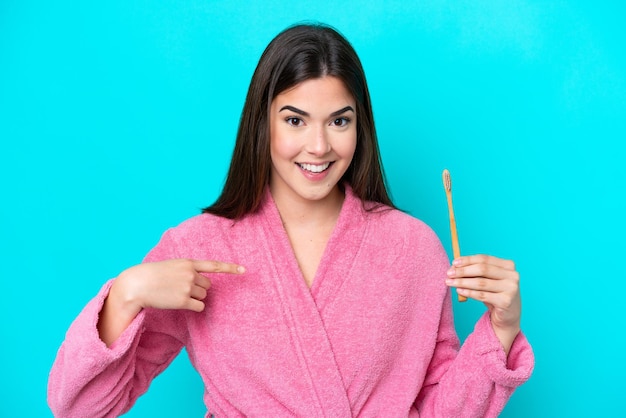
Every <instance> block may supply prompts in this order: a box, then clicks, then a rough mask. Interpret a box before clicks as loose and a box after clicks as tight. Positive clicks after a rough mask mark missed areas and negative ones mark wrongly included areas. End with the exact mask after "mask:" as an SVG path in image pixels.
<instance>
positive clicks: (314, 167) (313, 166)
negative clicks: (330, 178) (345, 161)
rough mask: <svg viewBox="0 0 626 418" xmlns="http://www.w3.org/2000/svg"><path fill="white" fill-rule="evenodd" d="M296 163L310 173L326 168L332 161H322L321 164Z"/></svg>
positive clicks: (319, 171)
mask: <svg viewBox="0 0 626 418" xmlns="http://www.w3.org/2000/svg"><path fill="white" fill-rule="evenodd" d="M296 164H297V165H298V167H300V168H301V169H303V170H305V171H308V172H311V173H321V172H323V171H326V170H328V167H330V166H331V165H332V164H333V163H332V162H327V163H323V164H301V163H296Z"/></svg>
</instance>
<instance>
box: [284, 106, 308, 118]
mask: <svg viewBox="0 0 626 418" xmlns="http://www.w3.org/2000/svg"><path fill="white" fill-rule="evenodd" d="M283 110H291V111H292V112H293V113H297V114H298V115H302V116H310V115H309V114H308V113H307V112H305V111H304V110H300V109H298V108H297V107H293V106H289V105H287V106H283V107H281V108H280V110H279V111H278V113H280V112H282V111H283Z"/></svg>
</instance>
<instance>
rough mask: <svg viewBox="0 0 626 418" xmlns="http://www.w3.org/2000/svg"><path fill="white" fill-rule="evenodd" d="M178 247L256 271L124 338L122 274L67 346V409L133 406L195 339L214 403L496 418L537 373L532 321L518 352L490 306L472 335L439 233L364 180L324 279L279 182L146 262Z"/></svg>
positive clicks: (219, 407) (52, 392)
mask: <svg viewBox="0 0 626 418" xmlns="http://www.w3.org/2000/svg"><path fill="white" fill-rule="evenodd" d="M172 258H192V259H209V260H221V261H229V262H234V263H240V264H241V265H244V266H245V267H246V269H247V271H246V273H245V274H244V275H241V276H233V275H225V274H212V275H211V278H212V283H213V285H212V287H211V289H210V290H209V295H208V296H207V298H206V300H205V302H206V309H205V310H204V311H203V312H201V313H195V312H191V311H185V310H153V309H145V310H143V311H142V312H141V313H140V314H139V315H138V316H137V317H136V318H135V320H134V321H133V322H132V324H131V325H130V326H129V327H128V328H127V329H126V330H125V331H124V333H123V334H122V335H121V336H120V337H119V339H118V340H117V341H116V342H115V343H114V344H113V345H112V346H111V347H110V348H107V347H106V345H105V344H104V343H103V342H102V341H101V340H100V339H99V337H98V332H97V329H96V324H97V321H98V314H99V312H100V310H101V309H102V306H103V303H104V300H105V298H106V296H107V294H108V291H109V288H110V286H111V282H108V283H107V284H106V285H105V286H104V287H103V288H102V290H101V291H100V293H99V294H98V295H97V296H96V297H95V298H94V299H93V300H92V301H91V302H89V304H88V305H87V306H86V307H85V309H84V310H83V311H82V312H81V314H80V315H79V316H78V317H77V318H76V320H75V321H74V322H73V324H72V325H71V327H70V329H69V331H68V333H67V335H66V339H65V341H64V343H63V345H62V346H61V348H60V350H59V352H58V354H57V358H56V361H55V363H54V365H53V367H52V371H51V374H50V380H49V388H48V401H49V404H50V407H51V408H52V410H53V412H54V413H55V415H56V416H59V417H81V418H84V417H98V416H118V415H120V414H122V413H123V412H125V411H127V410H128V409H129V408H130V407H131V406H132V405H133V403H134V402H135V401H136V399H137V398H138V397H139V396H140V395H141V394H142V393H144V392H145V391H146V390H147V389H148V386H149V384H150V382H151V380H152V379H153V378H154V377H155V376H156V375H157V374H159V373H160V372H161V371H163V369H165V368H166V367H167V365H168V364H169V363H170V362H171V361H172V360H173V359H174V357H175V356H176V355H177V354H178V353H179V352H180V350H181V349H182V347H183V346H185V347H186V348H187V351H188V353H189V356H190V359H191V362H192V364H193V365H194V367H195V368H196V370H197V371H198V372H199V373H200V375H201V376H202V379H203V381H204V385H205V392H204V403H205V405H206V407H207V414H206V416H207V417H209V416H211V415H213V416H215V417H244V416H248V417H292V416H298V417H357V416H359V417H407V416H409V417H418V416H421V417H493V416H496V415H497V414H498V413H499V412H500V411H501V410H502V408H503V407H504V404H505V403H506V401H507V400H508V398H509V397H510V395H511V393H512V392H513V390H514V389H515V388H516V387H517V386H519V385H520V384H522V383H523V382H524V381H526V380H527V379H528V378H529V376H530V374H531V372H532V368H533V365H534V357H533V353H532V349H531V347H530V345H529V344H528V342H527V341H526V338H525V337H524V335H523V334H521V333H520V334H519V335H518V337H517V339H516V340H515V342H514V344H513V347H512V348H511V351H510V353H509V356H508V359H507V357H506V356H505V353H504V351H503V349H502V347H501V345H500V343H499V341H498V339H497V338H496V336H495V334H494V332H493V330H492V328H491V324H490V321H489V316H488V313H486V314H485V315H484V316H483V317H482V318H481V319H480V320H479V321H478V323H477V324H476V328H475V330H474V332H473V333H472V334H471V335H470V336H469V337H468V338H467V340H466V341H465V343H464V344H463V346H462V347H461V348H460V349H459V340H458V337H457V335H456V332H455V329H454V323H453V317H452V304H451V296H450V291H449V289H448V288H447V287H446V285H445V284H444V280H445V277H446V273H445V272H446V270H447V269H448V267H449V260H448V258H447V255H446V253H445V251H444V249H443V248H442V246H441V243H440V242H439V239H438V238H437V236H436V235H435V234H434V233H433V231H432V230H431V229H430V228H429V227H428V226H426V225H425V224H424V223H422V222H420V221H419V220H416V219H415V218H412V217H410V216H408V215H406V214H404V213H402V212H399V211H397V210H383V211H377V212H366V211H364V210H363V208H362V204H361V201H360V200H359V199H358V198H357V197H356V196H355V195H354V194H353V193H352V192H351V190H350V189H349V188H348V189H347V190H346V199H345V201H344V204H343V208H342V210H341V214H340V216H339V219H338V221H337V225H336V227H335V230H334V231H333V234H332V236H331V238H330V240H329V242H328V245H327V247H326V250H325V253H324V255H323V257H322V260H321V262H320V265H319V268H318V270H317V273H316V276H315V279H314V282H313V285H312V287H311V288H310V289H309V288H308V287H307V286H306V284H305V281H304V279H303V277H302V274H301V272H300V270H299V268H298V264H297V261H296V258H295V256H294V253H293V250H292V249H291V246H290V244H289V239H288V237H287V234H286V233H285V230H284V229H283V227H282V223H281V219H280V216H279V213H278V210H277V208H276V206H275V204H274V202H273V200H272V198H271V195H270V194H269V192H268V193H267V195H266V199H265V202H264V204H263V206H262V209H261V210H260V211H259V212H258V213H256V214H253V215H249V216H247V217H246V218H244V219H243V220H240V221H237V222H234V221H231V220H228V219H224V218H219V217H216V216H213V215H207V214H204V215H199V216H196V217H193V218H191V219H189V220H187V221H186V222H184V223H182V224H181V225H179V226H178V227H176V228H173V229H170V230H168V231H167V232H166V233H165V234H164V235H163V237H162V239H161V241H160V242H159V244H158V245H157V246H156V247H155V248H154V249H153V250H152V251H151V252H150V253H149V254H148V256H147V257H146V260H145V261H159V260H166V259H172Z"/></svg>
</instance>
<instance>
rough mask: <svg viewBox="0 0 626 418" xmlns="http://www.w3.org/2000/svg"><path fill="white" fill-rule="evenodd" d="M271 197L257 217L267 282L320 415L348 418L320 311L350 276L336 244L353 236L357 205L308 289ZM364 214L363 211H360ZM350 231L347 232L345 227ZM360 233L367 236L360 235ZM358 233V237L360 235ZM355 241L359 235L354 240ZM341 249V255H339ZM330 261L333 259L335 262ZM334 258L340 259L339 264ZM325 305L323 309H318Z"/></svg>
mask: <svg viewBox="0 0 626 418" xmlns="http://www.w3.org/2000/svg"><path fill="white" fill-rule="evenodd" d="M266 199H268V200H267V201H266V202H265V204H264V205H263V206H262V209H261V213H260V214H259V215H260V217H261V219H262V222H261V223H260V224H261V228H262V234H263V235H264V236H265V239H264V240H263V241H264V244H265V245H264V246H265V247H266V248H265V250H266V251H267V253H268V254H269V258H270V259H271V261H272V262H271V263H268V264H269V269H270V270H271V274H269V275H268V276H267V277H266V278H264V280H266V281H267V283H266V285H267V286H268V287H270V288H272V290H274V292H273V293H274V294H275V295H276V298H277V299H278V302H279V303H280V305H281V306H282V311H283V315H284V319H285V321H286V323H287V325H288V329H289V330H290V332H291V336H292V338H291V339H292V341H293V344H294V346H295V347H294V348H295V351H296V353H297V355H298V360H299V362H300V364H301V367H302V371H303V378H305V379H307V380H308V382H309V386H310V387H311V390H312V397H313V398H314V399H316V400H317V403H318V408H319V410H318V411H316V415H320V416H332V417H350V416H352V414H351V408H350V403H349V400H348V397H347V393H346V387H345V384H344V381H343V379H342V376H341V374H340V372H339V367H338V365H337V362H336V359H335V355H334V353H333V350H332V345H331V341H330V340H329V338H328V334H327V332H326V328H325V326H324V321H323V317H322V313H321V311H320V308H323V305H324V304H326V303H328V302H329V301H331V300H332V297H331V296H332V295H334V294H336V292H337V291H338V290H339V288H340V287H341V286H342V284H343V281H344V280H346V278H347V277H348V275H349V274H348V273H349V269H350V267H351V262H350V260H348V258H351V259H353V258H354V255H352V257H350V256H349V255H348V254H341V253H340V250H341V248H335V247H340V246H339V245H338V244H339V243H338V241H339V238H340V235H341V234H343V233H347V234H353V235H354V234H355V232H353V231H352V232H351V230H350V228H349V227H348V226H349V224H350V218H351V217H352V216H353V215H354V214H355V213H354V207H353V206H354V205H355V204H356V203H357V202H358V203H359V204H360V202H359V201H358V199H356V202H355V198H354V197H353V196H351V197H350V198H348V191H346V199H345V201H344V206H343V207H342V211H341V214H340V216H339V219H338V220H337V226H336V227H335V230H334V231H333V234H332V235H331V238H330V239H329V243H328V245H327V248H326V250H325V251H324V255H323V256H322V260H321V261H320V265H319V267H318V271H317V272H316V275H315V279H314V282H313V286H312V287H311V289H309V288H308V287H307V286H306V283H305V281H304V278H303V276H302V273H301V271H300V268H299V266H298V262H297V260H296V258H295V255H294V252H293V249H292V248H291V245H290V243H289V238H288V237H287V234H286V232H285V229H284V228H283V226H282V222H281V219H280V215H279V213H278V210H277V208H276V205H275V204H274V202H273V200H272V199H271V196H270V194H269V192H268V193H267V195H266ZM359 213H360V212H359ZM346 227H348V228H346ZM359 233H360V234H361V235H362V234H363V232H362V231H361V232H359ZM359 233H356V234H357V235H358V234H359ZM352 238H357V237H352ZM336 251H339V254H338V253H337V252H336ZM331 259H332V260H331ZM335 260H337V261H340V262H338V263H335ZM320 304H321V305H320Z"/></svg>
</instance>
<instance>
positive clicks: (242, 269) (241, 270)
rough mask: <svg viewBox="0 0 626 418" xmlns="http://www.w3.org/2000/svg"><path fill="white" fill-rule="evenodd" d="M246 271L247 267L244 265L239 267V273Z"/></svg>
mask: <svg viewBox="0 0 626 418" xmlns="http://www.w3.org/2000/svg"><path fill="white" fill-rule="evenodd" d="M245 272H246V268H245V267H244V266H238V267H237V273H245Z"/></svg>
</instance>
